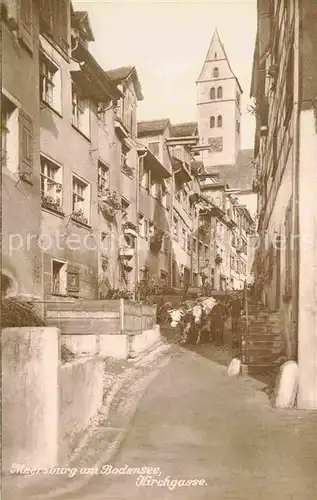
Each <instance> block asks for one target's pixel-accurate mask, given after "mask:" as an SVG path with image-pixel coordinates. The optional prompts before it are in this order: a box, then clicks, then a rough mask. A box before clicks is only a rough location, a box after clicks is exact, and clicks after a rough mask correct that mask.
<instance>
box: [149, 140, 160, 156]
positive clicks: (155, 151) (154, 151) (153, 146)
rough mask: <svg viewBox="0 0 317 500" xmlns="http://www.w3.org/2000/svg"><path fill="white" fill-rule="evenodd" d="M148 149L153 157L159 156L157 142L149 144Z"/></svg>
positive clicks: (158, 144)
mask: <svg viewBox="0 0 317 500" xmlns="http://www.w3.org/2000/svg"><path fill="white" fill-rule="evenodd" d="M148 149H149V150H150V151H151V153H152V154H153V155H154V156H159V155H160V143H159V142H158V141H156V142H149V144H148Z"/></svg>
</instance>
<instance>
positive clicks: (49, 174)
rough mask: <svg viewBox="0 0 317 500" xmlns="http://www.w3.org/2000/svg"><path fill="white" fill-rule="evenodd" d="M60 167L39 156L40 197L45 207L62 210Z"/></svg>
mask: <svg viewBox="0 0 317 500" xmlns="http://www.w3.org/2000/svg"><path fill="white" fill-rule="evenodd" d="M62 194H63V192H62V167H61V166H60V165H57V164H56V163H55V162H53V161H52V160H49V159H48V158H46V157H45V156H41V197H42V205H43V206H45V207H46V208H51V209H55V210H59V211H61V210H62V203H63V200H62Z"/></svg>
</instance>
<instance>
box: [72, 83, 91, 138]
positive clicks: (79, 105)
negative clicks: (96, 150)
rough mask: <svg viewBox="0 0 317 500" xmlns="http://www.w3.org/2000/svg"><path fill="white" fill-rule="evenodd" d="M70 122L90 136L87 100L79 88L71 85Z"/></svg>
mask: <svg viewBox="0 0 317 500" xmlns="http://www.w3.org/2000/svg"><path fill="white" fill-rule="evenodd" d="M72 105H73V108H72V124H73V126H74V127H76V128H77V129H78V130H79V131H80V132H82V133H83V134H84V135H85V136H86V137H89V136H90V108H89V101H88V99H85V98H84V97H83V96H82V95H81V93H80V91H79V89H77V88H76V87H75V85H74V84H73V86H72Z"/></svg>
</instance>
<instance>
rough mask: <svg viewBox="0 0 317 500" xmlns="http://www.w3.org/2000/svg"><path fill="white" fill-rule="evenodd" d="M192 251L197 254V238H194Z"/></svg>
mask: <svg viewBox="0 0 317 500" xmlns="http://www.w3.org/2000/svg"><path fill="white" fill-rule="evenodd" d="M192 253H193V255H196V254H197V239H196V238H193V243H192Z"/></svg>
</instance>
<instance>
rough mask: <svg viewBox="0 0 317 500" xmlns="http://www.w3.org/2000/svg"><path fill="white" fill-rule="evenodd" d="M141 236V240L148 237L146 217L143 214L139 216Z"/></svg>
mask: <svg viewBox="0 0 317 500" xmlns="http://www.w3.org/2000/svg"><path fill="white" fill-rule="evenodd" d="M139 235H140V236H141V238H146V237H147V233H146V221H145V219H144V216H143V215H142V214H139Z"/></svg>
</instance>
